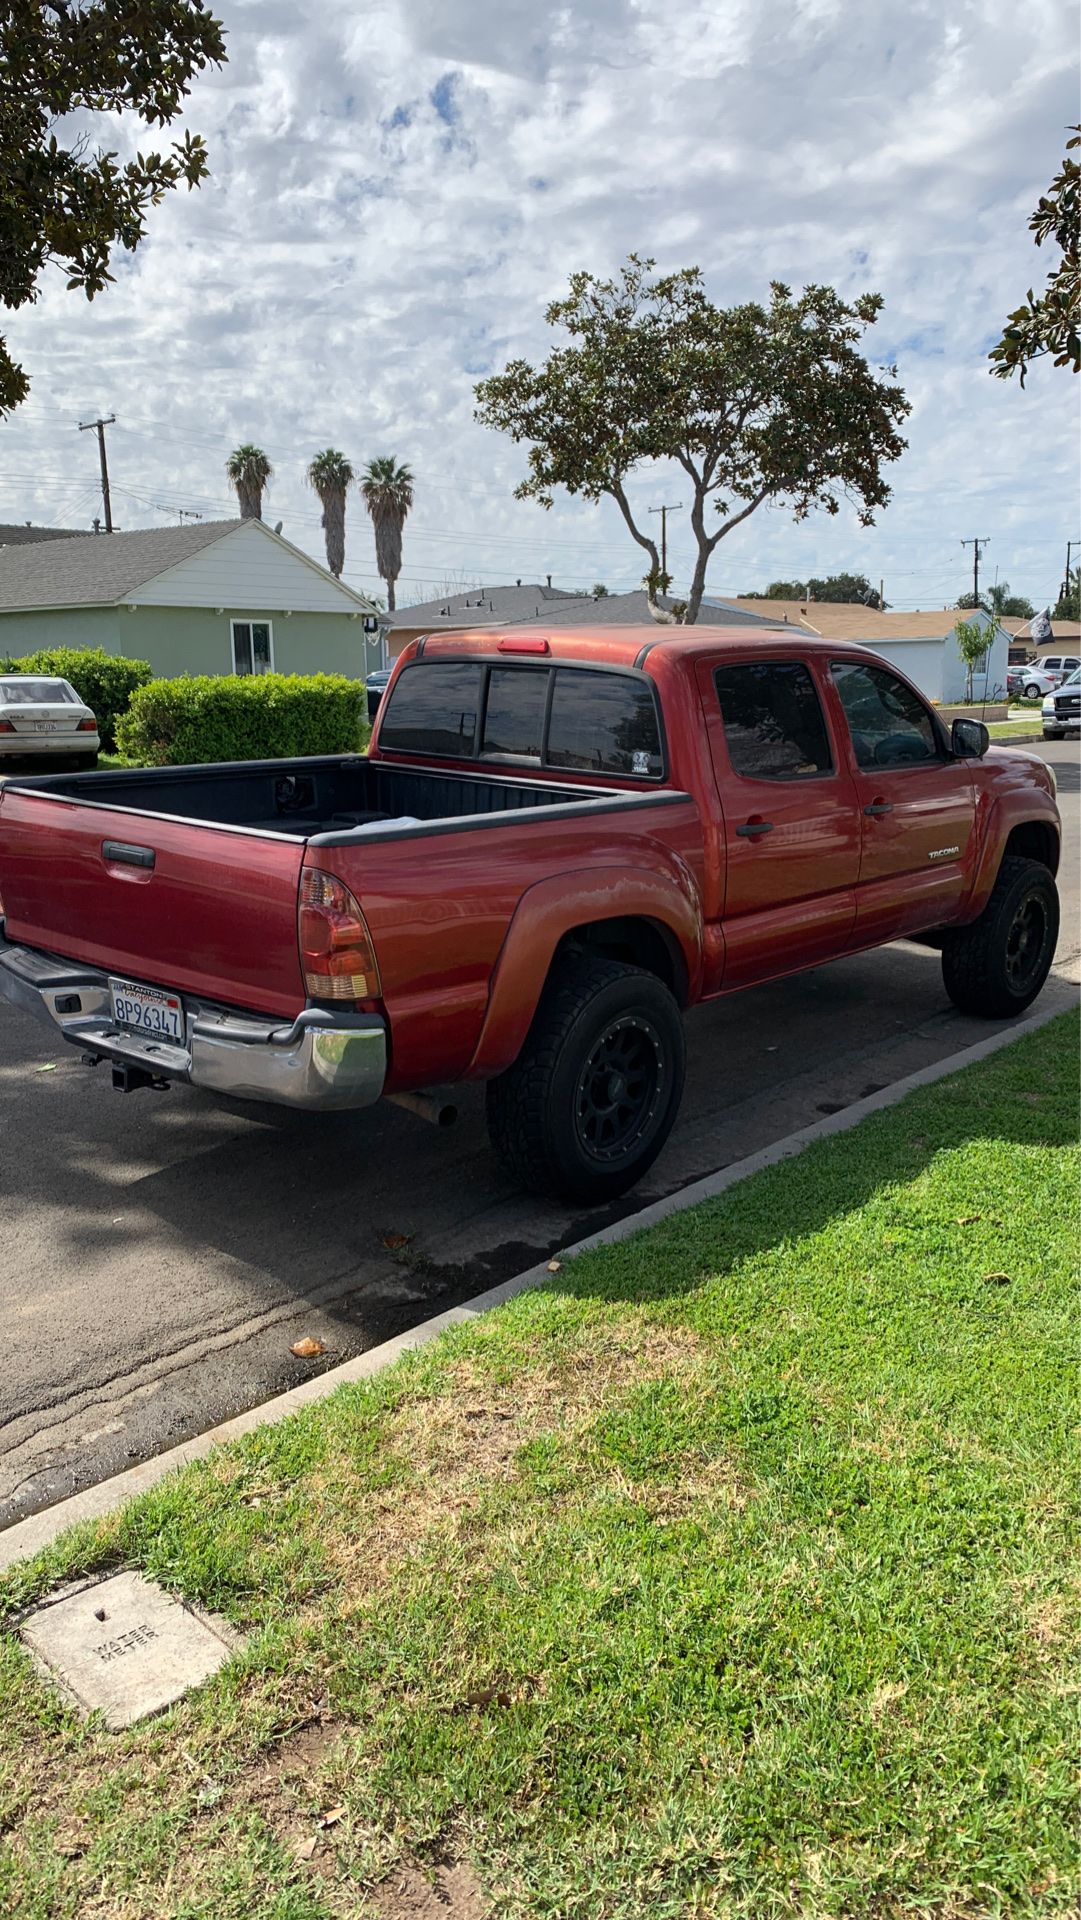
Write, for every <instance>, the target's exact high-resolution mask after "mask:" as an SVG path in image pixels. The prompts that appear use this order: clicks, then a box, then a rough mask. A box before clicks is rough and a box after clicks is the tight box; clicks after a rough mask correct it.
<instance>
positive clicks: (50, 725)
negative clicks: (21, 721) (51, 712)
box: [34, 720, 57, 733]
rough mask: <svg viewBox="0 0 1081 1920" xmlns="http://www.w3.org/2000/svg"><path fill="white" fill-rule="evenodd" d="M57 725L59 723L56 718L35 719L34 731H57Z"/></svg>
mask: <svg viewBox="0 0 1081 1920" xmlns="http://www.w3.org/2000/svg"><path fill="white" fill-rule="evenodd" d="M56 726H57V723H56V721H55V720H35V721H34V732H35V733H55V732H56Z"/></svg>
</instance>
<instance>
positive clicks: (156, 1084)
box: [113, 1061, 169, 1093]
mask: <svg viewBox="0 0 1081 1920" xmlns="http://www.w3.org/2000/svg"><path fill="white" fill-rule="evenodd" d="M113 1087H114V1088H115V1090H116V1092H117V1093H137V1092H138V1090H139V1088H140V1087H151V1088H152V1089H153V1091H154V1092H155V1093H168V1091H169V1082H168V1080H165V1079H163V1078H162V1076H161V1074H160V1073H148V1072H147V1070H146V1068H145V1067H129V1066H128V1065H127V1064H126V1063H124V1064H122V1063H121V1062H119V1061H114V1063H113Z"/></svg>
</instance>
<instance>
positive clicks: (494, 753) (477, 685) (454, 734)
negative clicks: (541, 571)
mask: <svg viewBox="0 0 1081 1920" xmlns="http://www.w3.org/2000/svg"><path fill="white" fill-rule="evenodd" d="M485 676H487V680H488V690H487V701H486V702H485V700H484V680H485ZM553 681H554V685H552V686H551V696H550V700H549V687H550V684H551V683H552V682H553ZM482 705H483V712H484V718H483V739H482V741H481V744H480V749H479V751H480V757H481V758H484V757H486V756H487V757H491V758H493V759H495V758H500V757H504V756H513V757H516V758H519V759H528V760H533V761H536V762H538V763H540V764H542V765H544V766H549V767H560V768H563V769H566V770H568V771H570V770H573V771H574V772H576V773H592V774H615V775H617V776H621V777H624V778H626V779H631V780H660V779H662V778H663V775H664V749H663V745H662V740H661V728H660V721H659V719H658V717H657V707H656V701H655V698H654V691H653V687H652V684H651V683H650V682H649V681H647V680H645V679H640V678H637V677H635V676H633V675H631V674H629V673H618V672H611V673H609V672H600V671H596V670H593V669H590V668H585V667H548V666H545V667H524V666H523V667H518V666H513V667H512V666H503V665H502V664H500V663H498V662H496V663H493V664H492V666H491V667H488V666H486V665H481V664H480V663H479V662H476V661H472V660H453V661H451V660H448V661H439V662H436V661H432V663H431V665H429V664H428V663H427V662H426V661H423V662H419V663H418V664H417V665H416V666H410V667H407V668H405V670H404V671H403V673H402V675H401V678H400V679H399V680H398V682H397V685H396V686H395V687H394V690H393V692H392V693H391V695H390V698H389V700H387V699H386V698H384V702H383V706H382V708H381V710H380V711H381V713H382V716H383V723H382V727H381V730H380V734H379V744H380V746H381V747H388V748H390V749H392V750H396V751H398V752H408V753H418V754H435V755H442V756H444V757H446V758H453V759H457V760H472V759H474V758H476V757H477V747H476V744H475V738H476V720H477V713H478V709H480V708H481V707H482ZM546 719H547V738H546V737H545V724H546Z"/></svg>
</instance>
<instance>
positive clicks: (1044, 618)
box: [1029, 607, 1055, 647]
mask: <svg viewBox="0 0 1081 1920" xmlns="http://www.w3.org/2000/svg"><path fill="white" fill-rule="evenodd" d="M1029 633H1030V634H1031V636H1032V643H1033V645H1034V646H1037V647H1042V646H1043V645H1044V643H1045V642H1046V641H1048V640H1053V639H1054V637H1055V636H1054V634H1053V633H1052V631H1051V609H1050V607H1045V608H1044V610H1043V612H1042V613H1038V614H1037V615H1036V618H1035V619H1034V620H1033V622H1032V624H1031V626H1030V627H1029Z"/></svg>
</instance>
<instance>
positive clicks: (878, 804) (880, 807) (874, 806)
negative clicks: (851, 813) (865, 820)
mask: <svg viewBox="0 0 1081 1920" xmlns="http://www.w3.org/2000/svg"><path fill="white" fill-rule="evenodd" d="M863 811H864V813H871V814H878V813H892V812H893V801H892V800H872V802H871V804H870V806H869V807H864V809H863Z"/></svg>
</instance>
